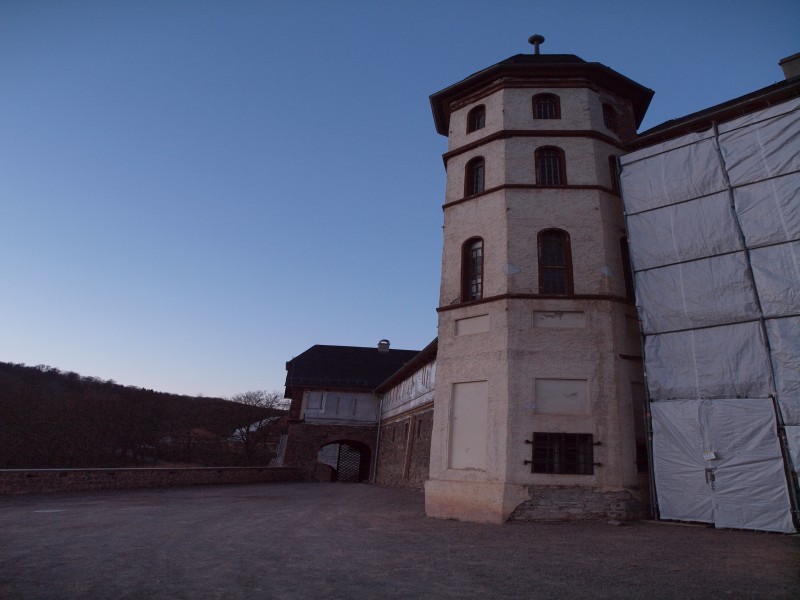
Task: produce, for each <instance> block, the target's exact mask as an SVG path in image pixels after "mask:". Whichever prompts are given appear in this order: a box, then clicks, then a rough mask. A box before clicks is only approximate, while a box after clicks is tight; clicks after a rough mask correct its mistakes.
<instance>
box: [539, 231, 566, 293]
mask: <svg viewBox="0 0 800 600" xmlns="http://www.w3.org/2000/svg"><path fill="white" fill-rule="evenodd" d="M537 241H538V253H539V293H540V294H547V295H552V296H570V295H572V294H573V293H574V292H573V286H572V252H571V250H570V243H569V234H568V233H567V232H566V231H564V230H562V229H545V230H543V231H540V232H539V234H538V235H537Z"/></svg>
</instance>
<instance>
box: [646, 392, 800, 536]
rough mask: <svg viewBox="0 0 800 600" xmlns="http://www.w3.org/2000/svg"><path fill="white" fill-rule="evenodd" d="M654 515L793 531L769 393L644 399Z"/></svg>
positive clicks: (734, 526)
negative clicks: (648, 421) (649, 427)
mask: <svg viewBox="0 0 800 600" xmlns="http://www.w3.org/2000/svg"><path fill="white" fill-rule="evenodd" d="M651 414H652V422H653V469H654V477H655V484H656V493H657V496H658V505H659V511H660V514H661V518H662V519H676V520H680V521H700V522H705V523H714V524H715V525H716V526H718V527H731V528H741V529H759V530H765V531H779V532H783V533H794V532H795V527H794V524H793V523H792V516H791V502H790V499H789V491H788V488H787V483H786V475H785V472H784V464H783V457H782V455H781V449H780V444H779V440H778V436H777V424H776V421H775V410H774V408H773V405H772V401H771V400H770V399H763V398H758V399H741V398H737V399H725V400H705V399H704V400H671V401H659V402H653V403H652V404H651Z"/></svg>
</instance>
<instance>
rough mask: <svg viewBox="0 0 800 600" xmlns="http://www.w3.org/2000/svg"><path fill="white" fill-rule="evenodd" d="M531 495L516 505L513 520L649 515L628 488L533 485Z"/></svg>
mask: <svg viewBox="0 0 800 600" xmlns="http://www.w3.org/2000/svg"><path fill="white" fill-rule="evenodd" d="M528 495H529V496H530V498H531V499H530V500H528V501H527V502H523V503H522V504H520V505H519V506H518V507H517V508H516V509H514V512H513V513H512V514H511V516H510V517H509V520H510V521H584V520H604V519H613V520H618V521H633V520H636V519H643V518H646V517H647V506H646V505H645V504H643V503H642V502H640V501H639V500H637V499H636V498H634V496H633V495H632V494H631V493H630V492H627V491H616V492H606V491H600V490H593V489H591V488H579V487H545V486H529V487H528Z"/></svg>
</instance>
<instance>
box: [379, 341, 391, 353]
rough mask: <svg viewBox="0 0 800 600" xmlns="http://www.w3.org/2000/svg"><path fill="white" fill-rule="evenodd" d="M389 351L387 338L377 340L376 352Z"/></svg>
mask: <svg viewBox="0 0 800 600" xmlns="http://www.w3.org/2000/svg"><path fill="white" fill-rule="evenodd" d="M388 351H389V340H381V341H380V342H378V352H388Z"/></svg>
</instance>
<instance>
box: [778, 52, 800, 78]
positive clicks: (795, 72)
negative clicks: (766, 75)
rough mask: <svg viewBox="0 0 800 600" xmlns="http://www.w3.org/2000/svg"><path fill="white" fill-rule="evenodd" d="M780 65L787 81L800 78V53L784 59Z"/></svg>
mask: <svg viewBox="0 0 800 600" xmlns="http://www.w3.org/2000/svg"><path fill="white" fill-rule="evenodd" d="M778 64H779V65H780V66H781V69H783V76H784V77H785V78H786V79H793V78H795V77H800V52H798V53H797V54H792V55H791V56H787V57H786V58H782V59H781V60H780V61H779V62H778Z"/></svg>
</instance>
